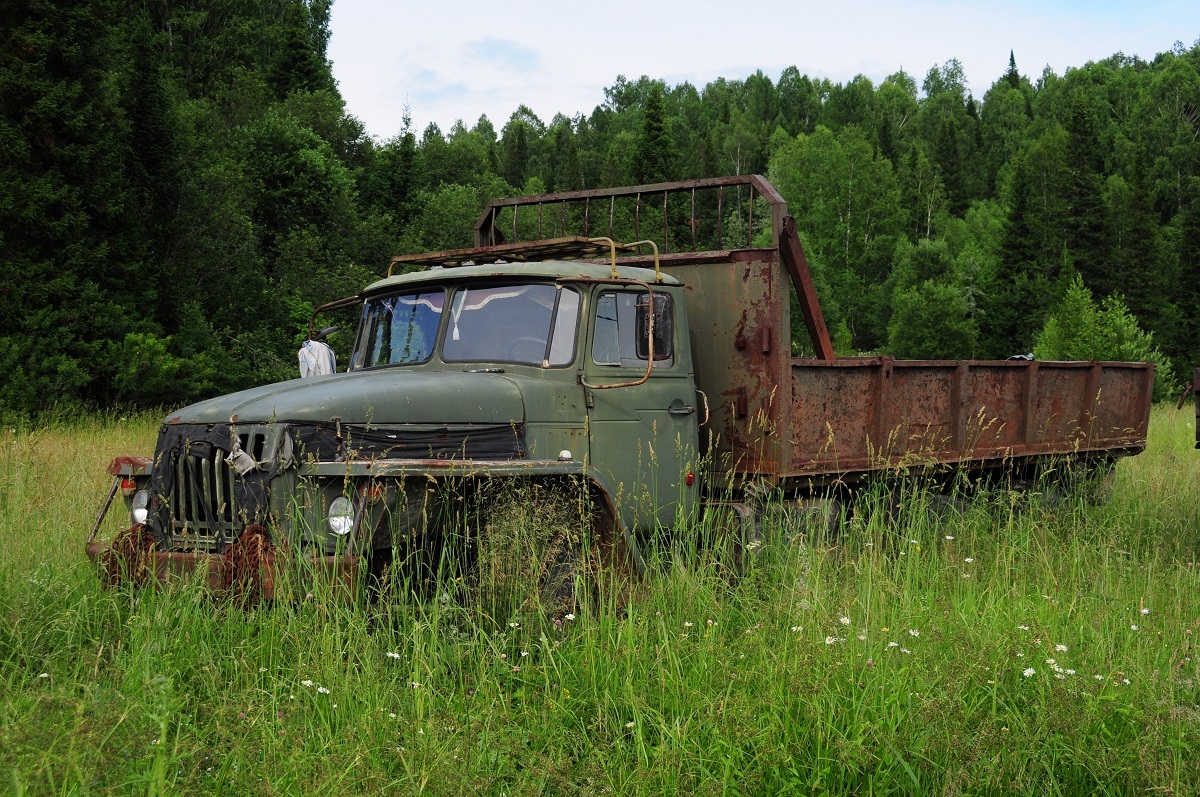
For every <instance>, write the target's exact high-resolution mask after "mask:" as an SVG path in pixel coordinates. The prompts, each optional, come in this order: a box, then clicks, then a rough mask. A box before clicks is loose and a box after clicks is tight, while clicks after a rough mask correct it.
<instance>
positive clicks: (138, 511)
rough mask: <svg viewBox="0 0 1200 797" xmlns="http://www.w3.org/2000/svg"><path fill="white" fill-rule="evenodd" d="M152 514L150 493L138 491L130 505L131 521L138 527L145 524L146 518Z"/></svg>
mask: <svg viewBox="0 0 1200 797" xmlns="http://www.w3.org/2000/svg"><path fill="white" fill-rule="evenodd" d="M149 514H150V491H149V490H138V491H137V492H136V493H134V494H133V500H132V501H130V503H129V519H130V520H132V521H133V524H134V525H135V526H136V525H137V524H139V523H145V522H146V517H147V516H149Z"/></svg>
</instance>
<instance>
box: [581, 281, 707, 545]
mask: <svg viewBox="0 0 1200 797" xmlns="http://www.w3.org/2000/svg"><path fill="white" fill-rule="evenodd" d="M685 313H686V307H685V305H684V301H683V292H682V290H681V289H680V288H678V287H665V286H653V287H651V288H650V289H649V290H647V286H645V285H636V286H628V287H627V286H623V285H600V286H597V287H596V288H595V289H594V291H593V293H592V301H591V303H590V316H591V317H590V323H589V330H590V332H589V336H588V338H587V343H586V345H585V351H584V365H583V371H584V379H583V383H584V389H585V390H586V404H587V411H588V444H589V458H590V459H589V466H590V467H591V469H592V471H593V472H594V474H595V475H596V476H597V477H598V478H599V480H600V481H601V482H602V483H603V484H604V485H605V487H606V488H607V489H608V490H609V492H610V494H611V495H612V496H613V498H614V500H615V501H616V503H617V510H618V513H619V514H620V516H621V520H622V523H623V525H624V526H625V528H627V529H630V530H637V531H641V532H647V531H652V530H653V529H655V528H660V527H665V528H672V527H675V526H676V525H677V524H679V523H681V522H687V521H688V520H689V519H690V518H691V516H692V513H693V511H694V509H695V506H696V493H697V490H698V488H697V487H695V486H693V485H692V484H689V483H688V482H693V481H694V479H695V475H694V474H695V468H696V450H697V440H698V434H699V433H698V427H697V415H696V385H695V378H694V375H693V373H692V361H691V352H690V349H689V347H688V338H687V329H688V327H687V318H686V315H685ZM647 371H649V375H648V376H647Z"/></svg>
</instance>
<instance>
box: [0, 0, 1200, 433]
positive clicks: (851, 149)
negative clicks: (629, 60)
mask: <svg viewBox="0 0 1200 797" xmlns="http://www.w3.org/2000/svg"><path fill="white" fill-rule="evenodd" d="M329 10H330V0H219V1H218V2H203V3H202V2H198V1H197V0H154V1H153V2H141V3H136V2H131V0H88V1H86V2H85V1H83V0H64V1H63V2H50V1H49V0H27V2H24V3H22V4H19V5H18V4H12V3H9V4H5V6H4V7H3V9H0V29H3V30H4V31H6V33H5V34H4V35H5V37H6V42H7V46H6V47H4V48H3V50H0V264H2V266H3V269H4V275H3V277H2V278H0V413H3V414H5V415H11V416H14V417H31V416H36V415H37V414H39V413H41V412H44V411H45V410H46V409H47V408H49V407H54V406H57V407H60V408H62V407H65V408H74V407H76V406H88V407H111V406H127V405H133V406H149V405H162V404H178V403H181V402H185V401H191V400H195V399H198V398H202V397H205V396H209V395H214V394H217V393H221V392H227V391H230V390H235V389H239V388H242V387H246V386H250V385H253V384H258V383H261V382H263V381H266V380H271V379H281V378H288V377H290V376H292V375H293V374H294V373H295V350H296V347H297V345H298V343H299V342H300V341H302V340H303V338H304V336H305V331H306V328H307V322H308V318H309V315H310V314H311V312H312V309H313V308H314V307H315V306H317V305H320V304H322V303H324V302H326V301H329V300H331V299H334V298H338V297H341V296H344V295H348V294H352V293H354V292H355V291H357V290H358V289H359V288H361V287H362V286H363V285H365V284H366V283H367V282H369V281H370V280H372V279H374V278H377V277H378V276H380V275H381V274H382V273H383V272H384V271H385V269H386V264H387V262H388V258H389V256H390V255H392V254H396V253H408V252H416V251H424V250H435V249H448V248H458V247H464V246H469V245H471V243H472V240H473V239H472V231H473V225H474V222H475V219H476V218H477V217H478V215H479V213H480V211H481V210H482V207H483V205H484V203H485V202H487V201H488V200H489V199H491V198H494V197H497V196H505V195H511V194H533V193H541V192H545V191H562V190H572V189H582V188H596V187H606V186H615V185H626V184H632V183H642V182H657V181H663V180H670V179H683V178H692V177H704V176H717V175H726V174H748V173H765V174H767V175H768V177H769V178H770V179H771V180H772V182H773V183H774V184H775V185H776V186H777V187H778V188H779V189H780V191H781V193H782V194H783V196H784V198H785V199H787V201H788V203H789V205H790V207H791V210H792V212H793V213H794V214H795V216H796V218H797V221H798V226H799V229H800V235H801V238H802V240H803V242H804V245H805V248H806V251H807V253H808V257H809V260H810V263H811V265H812V268H813V271H814V277H815V280H816V283H817V286H818V291H819V293H820V295H821V299H822V302H823V305H824V308H825V312H826V316H827V321H828V322H829V326H830V328H831V330H832V332H833V335H834V338H835V344H836V347H837V350H838V353H839V354H854V353H861V352H879V353H891V354H895V355H897V356H900V357H916V358H940V357H949V358H967V357H970V358H991V357H1005V356H1009V355H1012V354H1016V353H1022V352H1029V351H1034V350H1037V351H1038V353H1039V356H1044V357H1072V358H1075V357H1081V358H1082V357H1086V358H1092V357H1095V358H1114V359H1116V358H1132V359H1141V358H1153V359H1155V360H1156V361H1158V362H1159V364H1160V369H1159V381H1160V385H1161V386H1162V387H1161V389H1160V393H1162V394H1165V393H1166V392H1168V391H1169V390H1170V389H1173V386H1174V383H1175V382H1176V381H1177V380H1178V378H1179V377H1181V376H1183V375H1185V374H1188V373H1190V369H1191V368H1192V366H1193V364H1194V363H1195V362H1196V361H1197V359H1198V358H1197V356H1196V355H1197V351H1198V350H1200V347H1198V346H1197V344H1198V343H1200V316H1198V314H1197V313H1196V312H1195V310H1196V306H1197V291H1198V290H1200V282H1198V279H1197V277H1198V276H1200V190H1197V189H1198V188H1200V140H1198V139H1200V45H1193V46H1192V47H1191V48H1190V49H1188V48H1186V47H1185V46H1183V45H1181V44H1178V43H1177V44H1176V45H1175V46H1174V47H1172V48H1171V49H1169V50H1167V51H1165V52H1163V53H1161V54H1159V55H1158V56H1156V57H1155V58H1154V59H1153V60H1152V61H1144V60H1141V59H1139V58H1132V57H1126V56H1124V55H1121V54H1116V55H1112V56H1109V57H1107V58H1104V59H1103V60H1099V61H1095V62H1089V63H1087V64H1085V65H1083V66H1081V67H1077V68H1071V69H1068V70H1067V71H1066V72H1065V74H1061V75H1059V74H1056V73H1054V72H1053V71H1051V70H1049V69H1047V70H1045V71H1044V72H1042V74H1040V75H1038V76H1036V77H1034V78H1032V79H1031V78H1030V77H1028V76H1026V75H1024V74H1022V73H1021V72H1020V71H1019V69H1018V68H1017V63H1016V59H1015V58H1014V57H1012V56H1010V59H1009V67H1008V69H1007V71H1006V72H1005V73H1004V74H1002V75H1000V76H999V77H998V78H997V79H996V80H995V81H994V82H993V83H992V84H991V86H990V88H989V89H988V90H987V91H986V92H985V94H984V96H983V97H982V98H975V97H974V96H972V94H971V93H970V91H969V90H968V89H967V85H966V76H965V75H964V74H963V69H962V66H961V64H960V63H959V62H958V61H956V60H954V59H951V60H949V61H947V62H946V63H944V64H941V65H935V66H933V67H932V68H930V69H929V70H928V72H927V73H926V74H925V75H924V76H923V78H921V79H920V81H919V82H918V79H917V78H916V77H914V76H911V75H909V74H907V73H905V72H903V71H898V72H896V73H895V74H893V75H890V76H889V77H887V78H886V79H884V80H883V81H882V82H881V83H879V84H878V85H875V84H874V83H873V82H872V81H871V80H869V79H868V78H866V77H863V76H858V77H856V78H855V79H853V80H851V81H849V82H847V83H844V84H842V83H833V82H831V81H829V80H826V79H823V78H811V77H809V76H807V75H802V74H800V72H799V71H798V70H797V69H795V68H788V69H785V70H784V71H783V73H782V74H781V75H779V77H778V79H774V80H773V79H772V78H771V77H768V76H766V75H764V74H762V73H761V72H756V73H755V74H753V75H749V76H747V77H745V78H744V79H724V78H722V79H719V80H716V81H713V82H711V83H709V84H707V85H705V86H703V87H701V88H697V87H695V86H693V85H691V84H689V83H681V84H677V85H669V84H667V83H666V82H664V81H662V80H656V79H652V78H649V77H641V78H639V79H637V80H629V79H627V78H625V77H623V76H618V77H617V78H616V79H615V81H614V82H613V84H612V85H611V86H610V87H608V88H607V89H605V91H604V99H603V102H601V103H600V104H599V105H598V106H597V107H596V108H595V109H593V110H592V111H591V113H588V114H582V113H580V114H576V115H575V116H572V117H568V116H567V115H565V114H557V115H555V116H554V118H553V119H551V120H550V121H549V122H546V121H543V120H542V119H539V118H538V116H537V115H536V114H534V113H533V112H532V111H531V110H530V109H528V108H527V107H525V106H520V107H518V108H517V109H516V110H515V111H514V112H513V114H512V116H511V117H510V118H509V119H508V120H506V121H505V122H504V123H503V125H502V126H501V127H500V128H499V129H497V127H496V125H495V124H494V123H493V122H492V121H491V120H489V119H487V118H486V117H484V116H481V117H480V118H479V119H477V120H476V121H475V122H474V123H473V124H471V125H470V126H469V127H468V126H467V124H465V123H464V122H461V121H460V122H457V123H455V124H454V125H453V127H451V129H450V130H448V131H442V130H441V129H440V128H439V127H438V126H436V125H432V124H431V125H429V126H427V127H426V128H425V129H424V130H421V131H417V130H415V129H413V128H412V125H411V123H410V122H409V121H407V120H408V117H407V115H406V121H405V124H404V126H403V128H402V129H401V130H399V131H396V133H395V135H394V136H392V137H390V138H388V139H386V140H377V139H373V138H371V137H370V136H368V135H366V133H365V131H364V129H363V126H362V125H361V123H359V121H358V120H357V119H355V118H354V117H353V116H351V115H349V114H348V113H347V112H346V108H345V105H344V103H343V101H342V99H341V96H340V94H339V93H338V89H337V84H336V81H335V79H334V77H333V74H332V70H331V67H330V64H329V61H328V58H327V55H326V48H327V45H328V42H329V37H330V36H331V35H332V33H333V32H331V30H330V27H329V18H330V17H329ZM737 221H738V220H737V219H735V218H730V219H729V222H730V224H736V223H737ZM749 232H750V233H751V234H753V233H754V231H749ZM1089 325H1091V326H1089ZM1079 329H1096V330H1098V331H1097V332H1096V334H1086V335H1080V334H1074V333H1073V330H1074V331H1077V330H1079ZM339 345H340V346H341V347H343V348H344V347H345V345H346V342H345V341H344V340H343V341H341V342H340V343H339ZM795 345H796V346H797V350H798V351H799V352H801V353H803V350H804V345H805V343H804V341H803V338H802V336H797V341H796V344H795Z"/></svg>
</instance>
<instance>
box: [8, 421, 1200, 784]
mask: <svg viewBox="0 0 1200 797" xmlns="http://www.w3.org/2000/svg"><path fill="white" fill-rule="evenodd" d="M1194 418H1195V416H1194V413H1192V412H1190V411H1187V410H1185V411H1180V412H1176V411H1175V410H1174V408H1173V407H1169V408H1168V407H1159V408H1156V409H1155V411H1154V413H1153V417H1152V422H1151V431H1150V447H1149V449H1148V450H1147V451H1146V452H1145V453H1144V454H1142V455H1141V456H1139V457H1136V458H1133V459H1128V460H1125V461H1122V462H1121V463H1120V465H1119V466H1118V469H1117V473H1116V480H1115V485H1114V491H1113V495H1112V498H1111V500H1110V501H1109V502H1108V503H1107V504H1105V505H1104V506H1100V507H1093V506H1089V505H1087V504H1086V503H1084V502H1083V501H1082V500H1065V501H1059V502H1055V503H1052V504H1051V503H1043V502H1039V501H1038V500H1036V499H1034V500H1033V501H1025V500H1015V497H1014V496H1012V495H1009V494H1007V493H1004V492H1000V493H992V494H989V495H986V496H984V497H982V498H981V499H979V500H977V501H975V502H974V503H972V504H971V505H970V506H969V507H968V508H967V509H966V510H965V511H963V512H961V513H951V515H950V517H949V518H943V519H940V520H939V519H934V518H933V517H932V516H931V515H929V514H928V513H925V512H915V511H907V509H906V508H905V507H902V509H901V511H900V512H899V514H898V515H897V516H896V517H894V518H893V520H892V522H891V523H888V522H886V519H885V517H884V513H882V512H880V513H875V514H872V513H870V512H860V513H859V514H857V515H856V516H855V517H854V518H853V519H852V521H851V522H850V524H849V527H848V529H847V531H846V533H845V534H844V535H843V536H842V537H841V538H840V539H839V540H838V541H837V544H836V545H833V544H821V545H811V544H800V545H792V546H790V547H785V546H782V545H778V544H770V543H768V544H767V545H766V546H764V549H763V550H762V552H761V554H760V556H759V557H758V558H757V559H755V560H754V561H753V562H751V563H750V564H749V566H748V571H747V572H746V573H745V575H744V576H743V577H741V578H739V579H730V578H728V577H727V573H726V571H725V569H724V568H722V567H720V562H715V563H714V562H712V561H709V560H707V559H705V558H704V557H702V556H696V555H689V552H687V551H684V552H683V554H681V555H675V556H666V555H664V556H663V557H662V559H661V560H654V561H652V562H651V571H652V574H653V580H652V582H651V583H650V584H648V585H646V586H644V587H642V588H640V589H638V590H637V591H636V593H635V594H634V596H633V598H632V599H631V600H630V601H629V602H628V604H627V607H626V609H625V611H620V612H618V611H608V610H603V609H602V610H601V611H599V612H596V613H586V612H581V613H580V614H579V615H578V616H576V617H574V618H573V619H564V620H563V621H562V622H561V625H557V624H554V623H552V622H548V621H547V620H545V619H544V618H543V617H541V616H539V615H537V614H532V615H530V616H518V617H514V618H512V620H511V622H509V623H506V624H504V625H503V626H502V630H500V631H496V630H492V629H491V627H490V626H487V625H485V624H484V623H481V622H479V621H478V619H477V616H476V615H474V614H473V613H472V612H471V611H469V610H467V609H464V608H463V607H462V606H460V605H459V603H458V602H457V601H454V600H449V599H434V600H432V601H430V602H429V603H428V604H426V605H423V606H421V605H410V604H401V605H392V606H389V607H388V608H387V609H386V610H382V609H375V610H370V611H368V610H366V609H362V608H353V607H347V606H343V605H341V604H338V603H335V602H325V601H322V600H320V599H314V600H311V601H302V602H298V603H287V604H277V605H275V606H272V607H267V608H258V609H254V610H251V611H242V610H239V609H235V608H231V607H229V606H227V605H224V604H221V603H218V602H215V601H213V600H212V599H210V598H209V597H208V596H207V595H206V594H204V593H203V592H202V591H200V590H198V589H195V588H192V587H181V588H179V589H175V590H173V591H171V592H168V593H153V592H145V593H133V592H129V591H120V590H118V591H107V592H106V591H102V590H101V589H100V587H99V584H98V581H97V579H96V576H95V575H94V573H93V572H92V570H91V569H90V567H89V566H88V564H87V562H86V560H85V558H84V556H83V539H84V536H85V535H86V533H87V529H88V527H89V526H90V524H91V522H92V519H93V518H94V515H95V512H96V510H97V509H98V507H99V504H100V501H101V499H102V497H103V495H104V494H105V492H106V491H107V488H108V484H109V477H108V476H107V474H106V473H105V471H104V467H105V465H106V464H107V462H108V461H109V460H110V459H111V458H112V456H114V455H116V454H122V453H148V452H149V451H150V450H151V449H152V448H153V439H154V435H155V432H156V429H157V426H156V422H155V420H154V419H151V418H143V419H134V420H127V421H123V422H116V421H94V422H91V423H89V424H87V425H79V426H76V427H70V428H65V427H59V428H50V429H46V430H41V431H33V432H23V431H14V430H7V429H5V430H2V431H0V546H2V549H0V550H2V551H3V553H2V554H0V686H2V687H3V688H2V689H0V768H2V769H0V784H2V786H3V788H4V789H6V790H8V791H9V792H10V793H13V794H35V795H43V794H44V795H59V794H62V795H66V794H77V795H93V794H155V795H156V794H286V795H291V794H296V795H341V794H381V793H382V794H410V793H411V794H415V793H429V794H496V795H500V794H509V795H525V794H560V795H561V794H589V795H591V794H596V793H611V794H714V795H716V794H806V795H808V794H821V793H860V794H883V793H889V794H1010V793H1020V794H1037V795H1044V794H1089V795H1090V794H1134V793H1138V794H1142V793H1154V794H1194V793H1197V792H1198V791H1200V657H1198V656H1197V651H1196V650H1195V648H1194V645H1195V640H1196V637H1197V636H1200V573H1198V572H1197V570H1198V569H1200V568H1197V567H1196V566H1195V564H1194V563H1195V560H1197V559H1200V490H1198V489H1197V488H1198V487H1200V451H1195V450H1193V449H1192V442H1193V441H1194V439H1195V438H1194V431H1193V429H1192V428H1191V424H1192V423H1193V422H1194ZM920 503H921V502H920V500H919V496H918V497H916V498H915V499H914V500H913V501H911V502H910V503H909V504H906V505H905V506H906V507H909V508H911V507H912V506H916V505H919V504H920ZM112 514H113V515H115V516H120V515H123V514H124V513H123V511H121V509H120V508H119V507H118V509H117V510H116V511H114V512H113V513H112ZM116 527H117V519H114V520H112V521H111V522H110V524H109V525H108V526H107V528H106V530H105V533H106V534H109V535H111V534H112V533H113V532H114V531H115V529H116ZM668 561H669V562H671V564H670V565H667V564H665V562H668Z"/></svg>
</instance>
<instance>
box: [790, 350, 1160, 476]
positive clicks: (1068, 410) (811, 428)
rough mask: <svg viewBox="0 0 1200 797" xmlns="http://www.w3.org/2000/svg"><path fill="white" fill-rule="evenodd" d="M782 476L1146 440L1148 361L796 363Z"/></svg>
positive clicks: (974, 460) (987, 459)
mask: <svg viewBox="0 0 1200 797" xmlns="http://www.w3.org/2000/svg"><path fill="white" fill-rule="evenodd" d="M791 372H792V374H791V382H792V391H791V392H792V395H791V402H790V404H791V406H790V407H789V413H788V414H789V415H790V421H789V425H788V437H789V438H790V442H791V452H792V455H791V458H790V460H789V461H786V462H780V463H778V464H779V466H780V470H779V474H778V475H779V476H780V477H781V478H790V477H800V476H817V475H824V474H834V473H837V474H853V473H867V472H871V471H878V470H881V469H887V468H894V467H898V466H908V465H932V464H963V465H976V466H987V465H989V464H997V463H1000V462H1003V461H1006V460H1017V459H1023V458H1027V457H1032V456H1042V455H1046V454H1064V455H1067V454H1069V455H1083V456H1087V455H1095V454H1112V455H1121V454H1130V453H1136V452H1138V451H1141V450H1142V449H1143V448H1144V447H1145V444H1146V432H1147V428H1148V423H1149V408H1150V396H1151V391H1152V389H1153V384H1154V366H1153V365H1151V364H1149V363H1097V362H1090V361H1089V362H1028V361H1008V360H1004V361H978V360H975V361H903V360H894V359H892V358H891V357H877V358H841V359H838V360H837V361H835V362H833V363H826V362H817V361H814V360H800V359H797V360H795V361H794V362H793V363H792V366H791Z"/></svg>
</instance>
